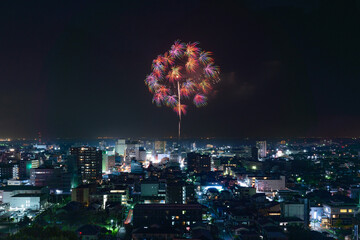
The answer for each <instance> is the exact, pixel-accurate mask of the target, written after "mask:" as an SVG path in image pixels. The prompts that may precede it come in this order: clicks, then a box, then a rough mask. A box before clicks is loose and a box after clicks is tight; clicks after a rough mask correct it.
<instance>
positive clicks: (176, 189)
mask: <svg viewBox="0 0 360 240" xmlns="http://www.w3.org/2000/svg"><path fill="white" fill-rule="evenodd" d="M194 199H195V191H194V185H193V184H186V183H185V182H184V181H179V182H169V183H167V185H166V203H167V204H169V203H171V204H187V203H189V202H193V201H194Z"/></svg>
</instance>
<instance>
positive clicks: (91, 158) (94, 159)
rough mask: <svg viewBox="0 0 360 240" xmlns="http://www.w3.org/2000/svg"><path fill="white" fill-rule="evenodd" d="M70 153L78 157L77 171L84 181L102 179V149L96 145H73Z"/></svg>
mask: <svg viewBox="0 0 360 240" xmlns="http://www.w3.org/2000/svg"><path fill="white" fill-rule="evenodd" d="M70 154H71V155H73V156H75V158H76V162H77V171H78V174H79V176H80V178H81V182H82V183H90V182H95V181H99V180H101V170H102V151H100V150H97V149H96V148H95V147H73V148H71V149H70Z"/></svg>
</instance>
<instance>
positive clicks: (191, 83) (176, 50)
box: [145, 40, 220, 137]
mask: <svg viewBox="0 0 360 240" xmlns="http://www.w3.org/2000/svg"><path fill="white" fill-rule="evenodd" d="M198 45H199V43H198V42H190V43H183V42H181V41H180V40H177V41H175V43H174V44H173V45H172V46H171V48H170V50H169V51H167V52H165V53H164V54H163V55H159V56H157V58H156V59H154V60H153V62H152V72H151V73H150V74H149V75H148V76H147V77H146V79H145V84H146V85H147V86H148V88H149V91H150V92H151V93H153V94H154V96H153V103H155V104H156V105H157V106H162V105H164V106H167V107H171V108H172V109H174V111H175V112H176V113H177V115H178V116H179V137H180V125H181V116H182V115H185V114H186V111H187V106H188V105H189V104H191V103H193V104H194V105H195V106H196V107H203V106H206V104H207V100H208V95H209V94H210V93H211V91H212V90H213V88H214V85H215V84H217V83H218V82H219V80H220V79H219V75H220V69H219V67H218V66H216V65H215V63H214V59H213V58H212V57H211V56H212V53H211V52H207V51H203V50H202V49H200V48H199V46H198ZM185 104H187V105H185Z"/></svg>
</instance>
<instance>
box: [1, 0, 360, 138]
mask: <svg viewBox="0 0 360 240" xmlns="http://www.w3.org/2000/svg"><path fill="white" fill-rule="evenodd" d="M289 2H290V3H289ZM359 10H360V1H352V0H347V1H339V0H337V1H325V0H323V1H321V0H291V1H289V0H248V1H240V0H239V1H196V0H192V1H171V0H170V1H150V0H148V1H113V2H112V1H68V2H64V1H1V2H0V31H1V36H0V82H1V94H0V104H1V113H0V137H11V138H12V137H35V136H36V134H37V132H38V131H41V132H42V134H43V136H44V137H47V138H55V137H96V136H112V137H141V136H145V137H167V136H170V135H173V136H176V135H177V116H176V114H175V113H174V112H173V111H172V110H171V109H169V108H166V107H162V108H158V107H156V106H155V105H153V104H152V102H151V100H152V95H151V94H150V93H149V92H148V90H147V88H146V86H145V84H144V78H145V76H146V75H147V74H149V73H150V71H151V69H150V67H151V63H152V59H153V58H155V57H156V56H157V55H158V54H161V53H163V52H165V51H166V50H168V49H169V48H170V46H171V44H172V43H173V42H174V41H175V40H176V39H181V40H182V41H185V42H189V41H199V42H200V47H202V48H203V49H205V50H207V51H212V52H214V58H215V62H216V64H217V65H219V66H220V68H221V80H222V81H221V83H220V84H219V85H218V88H217V89H216V94H215V96H214V97H212V98H211V99H210V101H209V104H208V106H207V107H205V108H200V109H196V108H195V107H191V108H190V109H189V111H188V114H187V115H186V116H185V117H184V119H183V135H184V136H188V137H207V136H213V137H303V136H304V137H306V136H324V137H335V136H336V137H344V136H359V135H360V124H359V123H360V115H359V112H360V111H359V110H360V107H359V104H360V101H359V99H360V97H359V91H360V21H359V20H360V11H359Z"/></svg>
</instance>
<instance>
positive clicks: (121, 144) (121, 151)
mask: <svg viewBox="0 0 360 240" xmlns="http://www.w3.org/2000/svg"><path fill="white" fill-rule="evenodd" d="M125 151H126V143H125V139H118V140H117V141H116V142H115V153H116V154H117V155H118V156H123V157H124V156H125Z"/></svg>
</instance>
